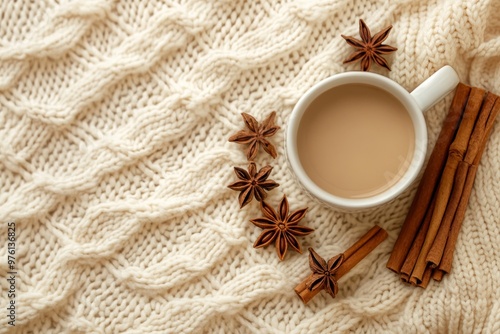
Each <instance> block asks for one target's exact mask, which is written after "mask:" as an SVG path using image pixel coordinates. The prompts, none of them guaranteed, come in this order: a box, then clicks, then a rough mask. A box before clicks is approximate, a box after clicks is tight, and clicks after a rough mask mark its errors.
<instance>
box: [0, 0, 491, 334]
mask: <svg viewBox="0 0 500 334" xmlns="http://www.w3.org/2000/svg"><path fill="white" fill-rule="evenodd" d="M0 17H1V21H0V172H1V173H0V222H1V225H0V226H1V227H0V247H1V248H0V254H1V259H0V275H1V277H2V279H1V280H0V289H1V291H0V306H1V307H0V309H1V311H0V324H1V326H0V332H1V333H15V332H19V333H322V332H324V333H337V332H338V333H342V332H348V331H356V332H366V333H382V332H389V333H391V332H392V333H417V332H422V333H429V332H430V333H446V332H449V333H460V332H463V333H472V332H476V333H498V332H500V222H499V220H500V126H499V125H498V124H496V126H495V128H494V130H493V133H492V135H491V138H490V141H489V144H488V147H487V148H486V151H485V153H484V156H483V159H482V161H481V165H480V167H479V171H478V175H477V179H476V183H475V186H474V190H473V192H472V196H471V200H470V204H469V208H468V211H467V214H466V217H465V221H464V223H463V226H462V231H461V234H460V237H459V239H458V242H457V250H456V253H455V258H454V262H453V270H452V273H451V274H450V275H448V276H446V277H445V278H444V280H443V281H442V282H441V283H439V284H436V283H435V282H432V283H431V284H430V285H429V287H428V288H427V289H426V290H422V289H419V288H413V287H409V286H406V285H404V284H403V283H401V282H400V281H399V279H398V276H397V275H395V274H394V273H392V272H390V271H389V270H387V269H386V268H385V264H386V262H387V259H388V256H389V253H390V251H391V250H392V246H393V244H394V241H395V239H396V237H397V235H398V233H399V230H400V227H401V225H402V223H403V220H404V218H405V214H406V212H407V210H408V207H409V205H410V202H411V199H412V197H413V195H414V193H415V190H416V186H417V184H416V183H415V184H414V185H413V186H412V187H411V189H410V190H408V191H407V192H405V193H404V194H403V195H402V196H400V197H399V198H398V199H397V200H396V201H394V202H392V203H390V204H388V205H386V206H384V207H383V208H378V209H376V210H372V211H370V212H367V213H357V214H347V213H341V212H337V211H335V210H333V209H330V208H327V207H324V206H322V205H321V204H318V203H317V202H315V201H314V200H312V199H311V198H310V197H308V196H307V195H306V194H305V193H304V191H303V190H302V189H301V188H300V186H299V185H298V183H297V182H296V181H295V180H294V178H293V176H292V174H291V172H290V170H289V169H288V167H287V165H286V159H285V155H284V144H283V143H284V135H285V127H286V125H287V121H288V117H289V115H290V113H291V111H292V108H293V106H294V105H295V103H296V102H297V101H298V99H299V98H300V97H301V95H302V94H303V93H305V91H306V90H307V89H309V88H310V87H311V86H312V85H314V84H315V83H317V82H318V81H320V80H322V79H324V78H326V77H328V76H330V75H333V74H336V73H339V72H344V71H349V70H358V69H359V65H358V64H350V65H348V66H346V65H343V64H342V61H343V59H345V58H346V57H347V56H348V55H349V54H350V53H351V52H352V49H351V48H350V47H349V46H348V45H347V44H346V43H345V41H344V40H343V39H342V38H341V37H340V34H346V35H354V36H357V34H358V19H359V18H363V19H364V20H365V21H366V22H367V24H368V25H369V27H370V28H371V29H372V32H377V31H378V30H380V29H381V28H383V27H385V26H387V25H388V24H393V26H394V28H393V31H392V32H391V35H390V36H389V39H388V40H387V43H388V44H391V45H394V46H396V47H397V48H398V51H397V52H395V53H394V54H392V55H390V56H389V57H388V60H389V63H390V64H391V67H392V71H391V72H389V71H386V70H383V69H380V68H377V67H374V71H375V72H378V73H381V74H383V75H386V76H388V77H390V78H392V79H393V80H395V81H396V82H398V83H400V84H401V85H402V86H403V87H405V88H406V89H408V90H412V89H413V88H415V87H416V86H417V85H418V84H419V83H420V82H422V81H423V80H424V79H425V78H427V77H428V76H430V75H431V74H432V73H433V72H435V71H436V70H438V69H439V68H440V67H442V66H443V65H446V64H449V65H451V66H453V67H454V68H455V69H456V70H457V72H458V73H459V75H460V78H461V81H463V82H465V83H467V84H469V85H472V86H479V87H482V88H485V89H487V90H490V91H493V92H495V93H497V94H499V93H500V2H499V1H497V0H474V1H473V0H468V1H466V0H460V1H459V0H425V1H422V0H399V1H393V0H390V1H389V0H387V1H374V0H359V1H347V0H276V1H274V0H255V1H253V0H252V1H245V0H211V1H206V0H161V1H160V0H148V1H142V0H121V1H112V0H100V1H98V0H74V1H67V0H60V1H55V0H36V1H27V0H26V1H14V0H4V1H1V2H0ZM451 98H452V94H450V95H449V96H447V98H446V99H444V100H443V101H441V102H440V103H438V104H437V105H435V106H434V107H433V108H432V109H431V110H429V111H428V112H427V114H426V119H427V121H428V129H429V147H430V148H432V146H433V145H434V143H435V140H436V137H437V135H438V133H439V131H440V128H441V122H442V120H443V119H444V116H445V114H446V113H447V111H448V107H449V105H450V102H451ZM271 110H276V111H277V124H278V125H280V126H281V127H282V129H281V130H280V131H279V132H278V133H277V135H276V136H274V137H273V138H271V140H272V142H273V143H274V144H275V145H276V146H277V150H278V158H277V159H276V160H273V159H272V158H270V157H269V156H268V155H266V154H264V153H262V151H261V153H260V154H259V156H258V159H257V165H258V166H259V167H261V166H263V165H264V164H267V163H269V164H272V165H273V166H274V170H273V172H272V173H271V176H270V178H271V179H274V180H275V181H277V182H278V183H280V187H279V188H277V189H275V190H272V191H271V192H270V193H269V195H270V197H269V203H271V204H273V205H277V203H278V201H279V199H280V198H281V197H282V195H283V193H286V194H287V196H288V198H289V201H290V208H291V209H292V210H295V209H298V208H299V207H302V206H308V207H309V208H310V210H309V211H308V213H307V215H306V218H305V219H304V220H303V222H302V223H303V224H304V225H307V226H310V227H313V228H315V229H316V231H315V232H314V233H313V234H311V235H309V236H306V237H303V238H301V239H300V242H301V244H302V247H303V249H304V250H305V249H307V247H310V246H312V247H314V248H315V249H316V250H317V252H318V253H319V254H320V255H321V256H323V257H327V258H329V257H331V256H333V255H335V254H337V253H339V252H341V251H343V250H345V249H346V248H347V247H349V246H350V245H351V244H352V243H353V242H354V241H356V240H357V239H358V238H359V237H360V236H361V235H362V234H364V233H365V232H366V231H367V230H368V229H369V228H370V227H372V226H373V225H374V224H375V223H377V224H379V225H380V226H382V227H383V228H385V229H387V231H388V232H389V238H388V239H387V240H386V241H385V242H384V243H382V244H381V245H380V246H379V247H378V248H377V249H376V250H375V251H374V252H372V253H371V254H370V255H369V256H368V257H367V258H366V259H365V260H364V261H362V262H361V263H360V264H359V265H358V266H356V267H355V268H354V269H353V270H352V271H351V272H350V273H349V274H348V275H346V276H344V277H343V278H342V279H341V280H340V282H339V294H338V296H337V298H336V299H331V298H330V296H328V295H326V294H325V293H321V294H319V295H318V296H316V297H315V298H314V299H313V300H312V301H311V302H310V303H309V304H308V305H307V306H305V305H303V303H302V302H301V301H300V299H299V298H298V297H297V296H296V295H295V293H294V291H293V288H294V287H295V286H296V285H297V284H298V283H299V282H300V281H301V280H303V279H304V278H305V277H306V276H307V275H308V274H309V267H308V255H307V252H305V253H304V254H298V253H294V252H289V254H288V255H287V257H286V259H285V261H283V262H280V261H279V260H278V258H277V256H276V252H275V249H274V247H272V246H271V247H268V248H264V249H257V250H256V249H253V248H252V244H253V242H254V240H255V239H256V238H257V236H258V235H259V234H260V232H261V230H260V229H258V228H256V227H255V226H253V225H252V224H250V223H249V219H251V218H255V217H257V216H259V215H260V211H259V209H258V206H257V204H256V203H255V201H254V202H252V203H251V204H250V205H248V206H247V207H245V208H244V209H243V210H240V209H239V206H238V202H237V194H238V193H237V192H234V191H231V190H229V189H228V188H227V187H226V186H227V185H228V184H229V183H231V182H233V181H234V180H235V176H234V173H233V171H232V168H233V166H241V167H246V166H247V162H246V157H245V155H244V153H243V150H242V147H240V146H239V145H237V144H234V143H229V142H227V139H228V137H229V136H230V135H231V134H233V133H235V132H236V131H237V130H239V129H240V128H242V126H243V122H242V120H241V116H240V113H241V112H247V113H250V114H252V115H254V116H255V117H256V118H257V119H258V120H262V119H263V118H264V117H265V116H266V115H267V114H268V113H269V112H270V111H271ZM367 168H369V166H367ZM9 221H15V222H16V234H17V244H16V246H17V253H16V266H17V271H18V275H17V281H16V282H17V283H16V284H17V294H16V302H17V304H16V305H17V321H16V327H14V328H13V327H10V326H8V325H7V321H8V318H7V317H6V315H7V310H6V305H7V303H8V298H7V292H6V290H7V288H8V283H7V281H6V279H4V275H5V273H6V272H7V271H8V268H7V265H6V257H7V255H6V254H7V241H6V238H7V222H9Z"/></svg>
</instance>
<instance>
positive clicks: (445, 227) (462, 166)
mask: <svg viewBox="0 0 500 334" xmlns="http://www.w3.org/2000/svg"><path fill="white" fill-rule="evenodd" d="M468 170H469V164H467V163H465V162H463V161H461V162H460V163H459V164H458V168H457V173H456V175H455V182H454V184H453V192H452V194H451V197H450V200H449V202H448V205H447V206H446V211H445V213H444V216H443V221H442V222H441V225H440V226H439V230H438V233H437V235H436V238H435V239H434V242H433V244H432V247H431V249H430V250H429V253H428V254H427V258H426V261H427V263H428V264H429V265H430V266H431V267H432V268H435V267H437V266H438V265H439V262H440V261H441V257H442V256H443V251H444V247H445V246H446V240H447V239H448V233H449V231H450V226H451V223H452V222H453V218H454V217H455V212H456V211H457V207H458V204H459V203H460V199H461V198H462V194H463V189H464V186H465V180H466V179H467V172H468Z"/></svg>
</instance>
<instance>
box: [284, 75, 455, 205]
mask: <svg viewBox="0 0 500 334" xmlns="http://www.w3.org/2000/svg"><path fill="white" fill-rule="evenodd" d="M353 83H354V84H356V83H357V84H368V85H373V86H376V87H378V88H381V89H383V90H385V91H387V92H388V93H390V94H392V95H393V96H395V97H396V98H397V99H398V100H399V101H400V102H401V103H402V104H403V106H404V107H405V108H406V110H407V112H408V114H409V115H410V117H411V120H412V123H413V128H414V130H415V151H414V154H413V159H412V160H411V162H410V164H409V167H408V169H407V170H406V172H405V174H404V175H403V176H402V177H401V179H400V180H399V181H398V182H397V183H395V184H394V185H393V186H391V187H390V188H389V189H387V190H385V191H384V192H382V193H380V194H377V195H375V196H372V197H366V198H343V197H339V196H336V195H333V194H331V193H329V192H327V191H325V190H324V189H322V188H321V187H319V186H318V185H317V184H316V183H314V182H313V181H312V180H311V178H310V177H309V176H308V175H307V173H306V172H305V170H304V168H303V167H302V164H301V162H300V159H299V155H298V151H297V132H298V129H299V124H300V121H301V119H302V115H303V114H304V112H305V111H306V109H307V107H308V106H309V105H310V104H311V102H312V101H313V100H314V99H316V98H317V97H318V96H319V95H321V94H322V93H324V92H325V91H327V90H329V89H331V88H334V87H336V86H341V85H345V84H353ZM458 83H459V78H458V75H457V73H456V72H455V70H454V69H453V68H452V67H450V66H444V67H443V68H441V69H440V70H438V71H437V72H436V73H434V74H433V75H432V76H431V77H429V78H428V79H427V80H425V81H424V82H423V83H422V84H420V86H418V87H417V88H416V89H415V90H414V91H413V92H411V93H409V92H408V91H406V90H405V89H404V88H403V87H401V86H400V85H399V84H398V83H396V82H395V81H393V80H391V79H389V78H387V77H384V76H382V75H379V74H374V73H368V72H345V73H340V74H336V75H333V76H331V77H329V78H327V79H325V80H323V81H321V82H319V83H318V84H316V85H314V86H313V87H312V88H311V89H309V90H308V91H307V92H306V93H305V94H304V95H303V96H302V97H301V98H300V100H299V102H297V104H296V105H295V107H294V109H293V111H292V114H291V116H290V119H289V121H288V125H287V129H286V130H287V131H286V138H285V151H286V155H287V159H288V163H289V165H290V168H291V170H292V172H293V173H294V174H295V176H296V178H297V179H298V181H299V182H300V184H301V185H302V186H303V187H304V188H305V190H307V191H308V192H309V193H310V194H311V195H312V196H313V197H315V198H317V199H319V200H320V201H322V202H324V203H326V204H328V205H331V206H333V207H336V208H339V209H343V210H348V211H352V210H363V209H369V208H373V207H376V206H379V205H381V204H384V203H387V202H389V201H391V200H392V199H394V198H395V197H397V196H398V195H399V194H401V193H402V192H403V191H404V190H405V189H407V188H408V186H410V184H411V183H412V182H413V181H414V180H415V178H416V177H417V175H418V174H419V172H420V170H421V169H422V166H423V164H424V160H425V154H426V151H427V127H426V124H425V119H424V116H423V112H424V111H426V110H427V109H429V108H430V107H431V106H433V105H434V104H435V103H436V102H438V101H439V100H441V99H442V98H444V97H445V96H446V95H447V94H448V93H450V92H451V91H452V90H453V89H454V88H455V87H456V86H457V85H458Z"/></svg>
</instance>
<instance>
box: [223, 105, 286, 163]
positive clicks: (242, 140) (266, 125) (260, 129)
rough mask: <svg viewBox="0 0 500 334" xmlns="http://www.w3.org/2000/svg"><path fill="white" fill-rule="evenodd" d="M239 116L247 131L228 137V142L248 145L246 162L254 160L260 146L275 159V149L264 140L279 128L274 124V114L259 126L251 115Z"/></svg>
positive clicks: (276, 154)
mask: <svg viewBox="0 0 500 334" xmlns="http://www.w3.org/2000/svg"><path fill="white" fill-rule="evenodd" d="M241 116H242V117H243V121H245V125H246V127H247V128H248V130H240V131H238V132H237V133H235V134H234V135H232V136H231V137H229V141H230V142H236V143H238V144H249V146H248V148H247V151H246V154H247V159H248V160H254V159H255V157H256V156H257V152H258V151H259V147H260V146H261V145H262V148H263V149H264V151H266V152H267V153H269V154H270V155H271V156H272V157H273V158H276V157H277V156H278V153H276V148H275V147H274V145H273V144H271V143H270V142H269V141H268V140H267V139H266V137H271V136H273V135H274V134H275V133H276V131H278V130H279V129H280V127H279V126H277V125H275V124H274V120H275V118H276V112H274V111H273V112H272V113H270V114H269V116H267V118H266V119H265V120H264V121H263V122H262V123H261V124H259V122H257V120H256V119H255V118H254V117H253V116H252V115H249V114H247V113H241Z"/></svg>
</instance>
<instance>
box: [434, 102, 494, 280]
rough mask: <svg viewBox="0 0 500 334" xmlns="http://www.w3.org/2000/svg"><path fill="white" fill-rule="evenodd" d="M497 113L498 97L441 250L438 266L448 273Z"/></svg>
mask: <svg viewBox="0 0 500 334" xmlns="http://www.w3.org/2000/svg"><path fill="white" fill-rule="evenodd" d="M499 113H500V98H497V99H496V101H495V104H494V106H493V108H492V110H491V112H490V115H489V117H488V120H487V121H486V126H485V129H484V135H483V138H482V139H481V141H480V144H479V145H478V149H477V154H476V155H475V158H474V161H473V164H472V165H471V166H470V167H469V170H468V173H467V179H466V182H465V186H464V190H463V195H462V198H461V199H460V203H459V205H458V208H457V212H456V213H455V217H454V219H453V222H452V225H451V229H450V232H449V235H448V240H447V242H446V246H445V249H444V252H443V257H442V259H441V262H440V264H439V267H438V268H439V270H441V271H443V272H445V273H449V272H450V270H451V264H452V261H453V254H454V252H455V245H456V242H457V239H458V234H459V232H460V228H461V226H462V222H463V220H464V217H465V211H466V210H467V205H468V203H469V198H470V195H471V192H472V188H473V185H474V180H475V177H476V172H477V168H478V165H479V162H480V160H481V157H482V155H483V152H484V149H485V148H486V144H487V143H488V138H489V136H490V133H491V130H492V129H493V126H494V124H495V119H496V118H497V116H498V114H499Z"/></svg>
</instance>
